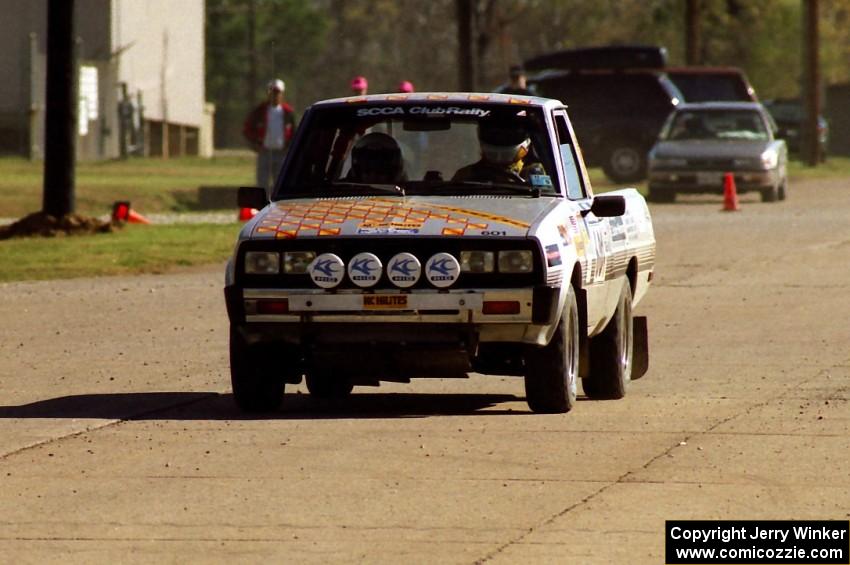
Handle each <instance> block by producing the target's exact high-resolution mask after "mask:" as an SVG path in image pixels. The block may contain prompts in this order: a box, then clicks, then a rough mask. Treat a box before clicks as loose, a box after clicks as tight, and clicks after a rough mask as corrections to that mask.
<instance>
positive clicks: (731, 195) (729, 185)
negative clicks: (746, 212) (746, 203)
mask: <svg viewBox="0 0 850 565" xmlns="http://www.w3.org/2000/svg"><path fill="white" fill-rule="evenodd" d="M740 209H741V208H740V207H739V206H738V189H737V188H735V175H733V174H732V173H726V174H725V175H723V211H724V212H737V211H738V210H740Z"/></svg>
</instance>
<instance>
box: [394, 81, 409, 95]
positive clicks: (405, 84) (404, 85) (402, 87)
mask: <svg viewBox="0 0 850 565" xmlns="http://www.w3.org/2000/svg"><path fill="white" fill-rule="evenodd" d="M396 90H398V91H399V92H413V83H412V82H410V81H409V80H403V81H401V82H400V83H398V88H397V89H396Z"/></svg>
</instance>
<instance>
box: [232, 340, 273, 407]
mask: <svg viewBox="0 0 850 565" xmlns="http://www.w3.org/2000/svg"><path fill="white" fill-rule="evenodd" d="M272 348H273V346H272V345H270V344H257V345H248V344H246V343H245V340H244V339H243V338H242V336H241V335H239V332H238V331H237V330H236V328H234V327H231V328H230V384H231V386H232V389H233V399H234V400H235V401H236V405H237V406H238V407H239V408H240V409H241V410H243V411H245V412H267V411H272V410H277V409H278V408H280V405H281V403H282V402H283V390H284V387H285V386H286V385H285V382H284V378H283V376H282V375H280V374H279V372H278V371H276V369H275V368H274V366H273V364H272V360H273V359H274V352H273V351H272Z"/></svg>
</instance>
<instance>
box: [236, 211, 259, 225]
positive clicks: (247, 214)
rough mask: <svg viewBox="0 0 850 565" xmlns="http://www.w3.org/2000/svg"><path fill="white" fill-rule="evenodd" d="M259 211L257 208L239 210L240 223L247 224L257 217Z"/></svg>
mask: <svg viewBox="0 0 850 565" xmlns="http://www.w3.org/2000/svg"><path fill="white" fill-rule="evenodd" d="M258 211H259V210H257V209H256V208H239V221H240V222H247V221H248V220H250V219H251V218H253V217H254V216H256V215H257V212H258Z"/></svg>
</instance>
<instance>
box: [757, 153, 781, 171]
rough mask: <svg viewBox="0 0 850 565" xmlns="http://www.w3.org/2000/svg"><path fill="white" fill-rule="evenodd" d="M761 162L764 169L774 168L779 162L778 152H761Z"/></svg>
mask: <svg viewBox="0 0 850 565" xmlns="http://www.w3.org/2000/svg"><path fill="white" fill-rule="evenodd" d="M761 164H762V166H763V167H764V168H765V169H775V168H776V165H777V164H779V154H778V153H777V152H776V151H768V152H767V153H762V155H761Z"/></svg>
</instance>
